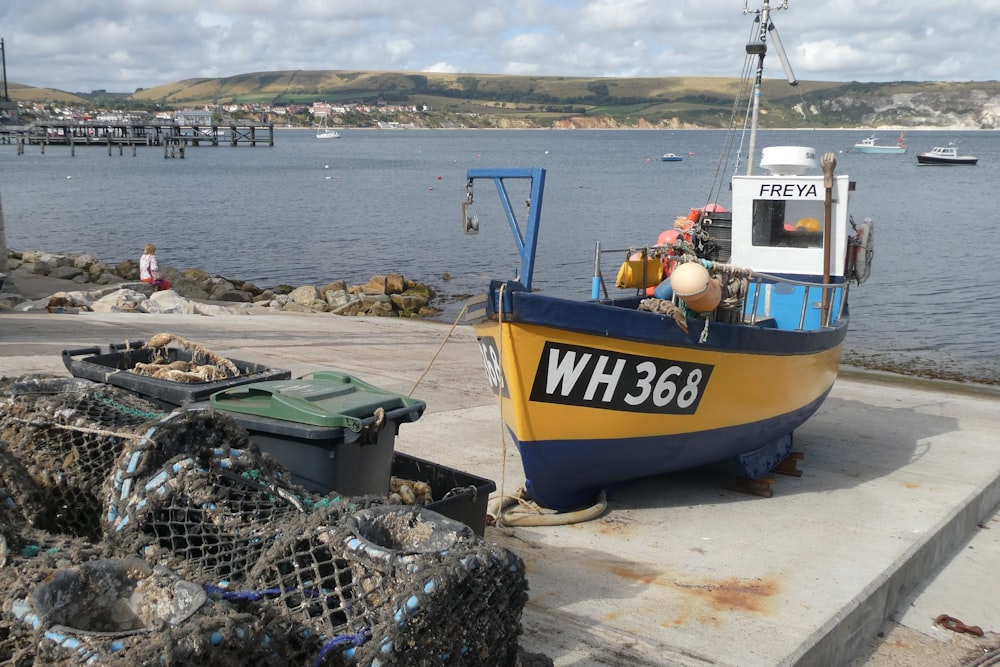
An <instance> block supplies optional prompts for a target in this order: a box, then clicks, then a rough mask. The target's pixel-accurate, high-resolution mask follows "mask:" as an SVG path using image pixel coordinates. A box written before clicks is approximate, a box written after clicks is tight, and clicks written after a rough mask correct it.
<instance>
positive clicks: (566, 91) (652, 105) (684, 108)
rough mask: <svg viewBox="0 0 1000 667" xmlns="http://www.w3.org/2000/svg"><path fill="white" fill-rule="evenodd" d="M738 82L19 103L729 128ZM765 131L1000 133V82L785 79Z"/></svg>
mask: <svg viewBox="0 0 1000 667" xmlns="http://www.w3.org/2000/svg"><path fill="white" fill-rule="evenodd" d="M738 83H739V82H738V81H737V79H735V78H697V77H673V78H595V77H560V76H506V75H504V76H501V75H493V74H448V73H426V72H421V73H417V72H383V71H346V70H293V71H277V72H255V73H251V74H241V75H238V76H231V77H225V78H220V79H187V80H184V81H177V82H175V83H169V84H164V85H161V86H156V87H153V88H145V89H140V90H137V91H136V92H134V93H132V94H128V95H125V94H117V95H116V94H107V93H104V94H80V93H77V94H69V93H61V92H59V91H51V90H48V89H32V88H27V87H19V86H17V84H15V86H14V87H13V88H12V90H11V96H12V97H13V98H14V99H17V100H38V99H44V100H53V101H62V102H69V103H72V101H73V100H83V101H86V102H90V103H100V104H102V105H105V106H111V105H113V104H115V103H116V102H117V103H118V104H122V105H131V106H134V107H138V108H154V107H160V108H168V109H178V108H184V107H194V106H198V107H200V106H206V105H217V104H233V103H239V104H261V105H265V104H266V105H287V104H296V103H298V104H305V105H310V104H312V103H313V102H319V101H325V102H330V103H334V104H336V103H365V104H371V105H384V104H390V105H391V104H397V105H414V106H416V107H417V108H419V109H423V108H425V107H426V109H427V110H428V113H422V114H420V115H419V118H417V119H416V121H417V122H419V123H420V124H424V125H428V126H442V127H444V126H456V125H462V126H473V127H509V126H524V127H552V126H556V127H725V126H728V124H729V122H730V118H731V116H732V115H733V114H734V113H735V114H737V115H738V116H740V115H742V114H743V113H745V109H735V110H734V109H733V102H732V100H733V97H734V94H735V92H736V87H737V85H738ZM763 96H764V100H765V104H764V109H765V112H764V115H763V116H762V118H761V126H762V127H859V126H860V127H872V126H885V125H892V126H902V127H914V126H931V127H933V126H950V127H956V126H958V127H968V128H983V129H993V128H995V127H998V126H1000V113H998V112H997V111H995V110H997V109H1000V84H998V83H997V82H996V81H989V82H959V83H949V82H891V83H858V82H850V83H837V82H819V81H801V82H799V84H798V85H797V86H795V87H792V86H789V85H788V84H787V83H786V82H785V81H784V80H782V79H768V80H765V81H764V84H763Z"/></svg>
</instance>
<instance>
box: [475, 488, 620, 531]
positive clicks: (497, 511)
mask: <svg viewBox="0 0 1000 667" xmlns="http://www.w3.org/2000/svg"><path fill="white" fill-rule="evenodd" d="M607 508H608V496H607V493H605V492H604V491H601V492H600V493H598V494H597V497H596V498H595V499H594V504H593V505H591V506H590V507H583V508H580V509H578V510H573V511H572V512H557V511H555V510H546V509H544V508H542V507H540V506H539V505H538V504H537V503H535V502H534V501H533V500H531V497H530V496H529V495H528V492H527V491H526V490H525V489H524V488H523V487H522V488H519V489H518V490H517V492H516V493H515V495H512V496H499V497H496V498H494V499H493V500H491V501H490V505H489V506H488V507H487V510H486V515H487V516H488V517H492V518H493V523H494V524H495V525H496V526H497V527H501V526H565V525H568V524H571V523H583V522H584V521H591V520H593V519H596V518H597V517H599V516H601V515H602V514H604V511H605V510H606V509H607Z"/></svg>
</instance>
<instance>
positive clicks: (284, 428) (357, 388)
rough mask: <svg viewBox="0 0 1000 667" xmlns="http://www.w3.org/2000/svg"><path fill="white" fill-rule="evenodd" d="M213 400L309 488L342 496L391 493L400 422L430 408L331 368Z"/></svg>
mask: <svg viewBox="0 0 1000 667" xmlns="http://www.w3.org/2000/svg"><path fill="white" fill-rule="evenodd" d="M210 400H211V405H212V407H213V408H214V409H216V410H222V411H224V412H226V413H227V414H229V415H230V416H231V417H232V418H233V419H234V420H236V423H237V424H239V425H240V426H242V427H243V428H245V429H246V430H247V431H248V432H249V434H250V440H251V441H252V442H253V443H255V444H256V445H257V446H258V447H260V449H261V451H263V452H265V453H267V454H270V455H271V456H272V457H273V458H274V459H275V460H276V461H278V463H280V464H281V465H282V466H284V467H285V468H286V469H288V471H289V472H291V473H292V475H293V477H294V478H295V480H296V481H298V482H299V483H300V484H302V485H303V486H304V487H306V488H307V489H309V490H310V491H317V492H320V493H330V492H337V493H340V494H343V495H345V496H355V495H378V496H386V495H388V493H389V477H390V475H391V470H392V457H393V453H394V450H395V441H396V434H397V432H398V430H399V424H400V423H402V422H413V421H416V420H417V419H419V418H420V417H421V415H423V413H424V409H425V408H426V404H425V403H424V402H423V401H420V400H417V399H413V398H407V397H405V396H400V395H398V394H393V393H389V392H386V391H383V390H381V389H378V388H376V387H373V386H372V385H370V384H367V383H365V382H362V381H361V380H358V379H357V378H354V377H352V376H350V375H346V374H344V373H336V372H333V371H323V372H317V373H312V374H311V377H308V378H301V379H298V380H284V381H274V382H255V383H251V384H246V385H241V386H238V387H233V388H231V389H226V390H223V391H219V392H216V393H215V394H212V396H211V399H210ZM378 408H382V411H383V415H382V416H381V417H379V416H378V415H377V414H376V413H377V411H378ZM380 419H381V423H379V420H380Z"/></svg>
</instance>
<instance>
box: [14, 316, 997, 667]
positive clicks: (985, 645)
mask: <svg viewBox="0 0 1000 667" xmlns="http://www.w3.org/2000/svg"><path fill="white" fill-rule="evenodd" d="M450 331H451V327H450V326H447V325H442V324H441V323H434V322H418V321H401V320H394V319H368V318H344V317H336V316H330V315H252V314H240V315H233V314H226V315H219V316H216V317H205V316H197V315H149V314H130V313H112V314H96V313H81V314H48V313H9V312H8V313H4V314H2V315H0V375H3V376H14V375H22V374H34V373H58V374H61V375H68V373H67V371H66V369H65V367H64V366H63V364H62V361H61V359H60V353H61V351H62V350H64V349H73V348H79V347H87V346H93V345H101V346H102V347H105V346H106V345H107V344H109V343H117V342H123V341H125V340H135V339H142V338H148V337H149V336H151V335H153V334H156V333H161V332H169V333H174V334H178V335H181V336H184V337H186V338H188V339H189V340H192V341H195V342H198V343H201V344H203V345H205V346H206V347H208V348H209V349H211V350H213V351H215V352H217V353H220V354H223V355H225V356H229V357H232V358H236V359H243V360H249V361H257V362H261V363H264V364H266V365H268V366H270V367H275V368H287V369H290V370H291V371H292V373H293V376H298V375H301V374H305V373H308V372H311V371H316V370H323V369H336V370H340V371H344V372H347V373H350V374H352V375H355V376H356V377H358V378H360V379H363V380H365V381H367V382H370V383H372V384H374V385H376V386H378V387H381V388H383V389H385V390H388V391H392V392H396V393H402V394H407V393H410V391H411V389H413V388H414V385H415V384H417V383H418V380H419V384H417V386H416V388H415V391H413V395H414V396H416V397H418V398H421V399H423V400H425V401H426V402H427V406H428V408H427V412H426V413H425V414H424V416H423V417H422V418H421V419H420V420H419V421H417V422H415V423H413V424H405V425H402V427H401V429H400V433H399V435H398V437H397V439H396V448H397V450H399V451H403V452H406V453H409V454H413V455H417V456H420V457H422V458H426V459H429V460H431V461H434V462H437V463H440V464H443V465H446V466H449V467H452V468H456V469H458V470H461V471H464V472H468V473H471V474H474V475H478V476H481V477H487V478H489V479H492V480H495V481H496V483H497V486H498V487H499V488H502V489H504V490H506V491H507V492H513V491H514V490H515V489H516V488H517V487H518V486H519V485H520V484H522V483H523V473H522V471H521V467H520V463H519V459H518V458H517V454H516V452H515V451H514V450H513V447H512V446H510V447H506V452H505V446H504V442H503V437H502V430H501V427H500V422H499V418H498V410H497V408H496V407H495V405H494V403H493V399H492V397H491V395H490V394H489V391H488V387H487V383H486V381H485V378H484V375H483V372H482V368H481V359H480V355H479V351H478V347H477V345H476V344H475V338H474V336H473V334H472V332H471V330H470V329H468V328H467V327H458V328H456V329H455V330H454V332H453V333H452V335H451V337H450V339H449V341H448V343H447V344H445V345H444V346H443V347H441V344H442V342H443V341H444V340H445V338H446V337H447V335H448V334H449V332H450ZM436 354H437V356H436V357H435V355H436ZM432 359H433V360H434V363H433V364H430V362H431V361H432ZM429 364H430V366H429ZM428 366H429V370H428ZM425 371H426V374H425ZM998 426H1000V396H998V394H997V393H991V392H986V391H983V392H978V393H977V392H970V391H966V390H961V387H958V386H955V385H930V384H928V385H920V384H914V383H900V382H896V383H892V382H888V381H886V380H885V379H884V378H883V379H878V378H875V379H873V378H871V377H870V376H869V377H862V376H843V377H842V378H841V379H840V380H838V382H837V384H836V386H835V387H834V390H833V393H832V395H831V396H830V398H829V399H828V400H827V402H826V403H825V405H824V406H823V408H822V409H821V410H820V412H819V413H818V414H817V415H816V416H815V417H814V418H813V419H812V420H810V421H809V422H808V423H807V424H806V425H805V426H804V427H803V428H802V429H800V430H799V431H798V432H797V433H796V440H795V449H796V450H797V451H800V452H802V453H803V455H804V458H803V460H802V461H800V462H799V468H800V469H801V470H802V471H803V474H802V476H801V477H779V478H778V480H777V482H776V484H775V486H774V495H773V497H771V498H760V497H755V496H749V495H745V494H742V493H739V492H735V491H730V490H727V489H726V488H725V485H724V484H723V478H722V477H721V476H720V474H719V473H718V471H711V470H699V471H694V472H687V473H684V474H672V475H665V476H660V477H656V478H651V479H647V480H643V481H640V482H637V483H635V484H632V485H629V486H627V487H625V488H622V489H619V490H616V491H613V492H611V493H609V495H608V500H609V502H608V505H609V507H608V511H607V512H606V513H605V514H604V515H603V516H601V517H600V518H599V519H596V520H593V521H589V522H585V523H580V524H575V525H570V526H560V527H530V528H495V527H489V528H488V529H487V534H486V538H487V539H489V540H494V541H497V542H499V543H501V544H503V545H505V546H507V547H508V548H510V549H512V550H514V551H516V552H517V553H518V554H519V555H520V556H521V557H522V558H523V559H524V560H525V563H526V565H527V572H528V581H529V585H530V600H529V602H528V605H527V606H526V608H525V611H524V616H523V626H524V634H523V637H522V646H523V648H524V649H525V650H527V651H529V652H533V653H542V654H544V655H546V656H548V657H550V658H551V659H552V660H553V661H554V662H555V664H556V665H560V666H567V667H568V666H572V667H589V666H591V665H622V666H625V665H628V666H635V665H685V666H686V665H739V666H743V667H747V666H756V665H848V664H856V665H869V666H870V667H885V666H887V665H890V664H892V665H906V664H944V665H949V664H951V665H958V664H962V661H961V660H959V659H958V657H956V656H961V655H962V654H963V652H964V651H966V650H971V651H979V652H980V653H982V652H983V651H986V650H988V649H989V648H992V647H996V646H998V645H1000V641H998V635H996V634H994V633H997V632H1000V583H998V580H997V578H995V577H994V576H993V573H994V572H995V571H996V570H997V569H998V568H1000V522H998V521H997V519H996V518H995V517H994V513H995V511H996V507H997V504H998V502H1000V456H998V454H997V448H998V440H1000V438H998V436H997V431H998ZM980 525H982V527H983V528H993V530H982V529H980ZM970 539H971V542H970V541H969V540H970ZM956 554H957V555H956ZM942 566H944V569H942ZM928 582H930V583H929V584H928ZM939 614H949V615H950V616H953V617H955V618H958V619H960V620H962V621H963V622H965V623H966V624H969V625H979V626H980V627H982V629H983V630H984V631H986V636H985V637H982V638H979V637H974V636H971V635H959V634H956V633H954V632H951V631H949V630H945V629H942V628H941V627H938V626H935V625H934V623H933V621H934V618H935V617H936V616H938V615H939ZM890 618H892V619H894V620H895V621H897V622H898V623H896V624H892V627H895V628H901V630H902V631H905V632H907V633H908V634H906V635H905V636H903V635H897V634H895V633H896V631H895V630H894V631H893V633H892V634H890V635H889V639H888V640H886V641H883V642H881V644H880V643H879V641H878V640H877V639H876V636H877V634H878V633H879V632H880V631H884V630H886V628H887V627H889V626H887V625H886V624H885V621H886V619H890ZM900 637H902V638H900ZM925 644H929V645H930V648H927V647H926V646H924V645H925ZM873 647H875V648H873ZM928 652H929V653H928ZM935 654H936V655H937V657H936V658H927V656H928V655H935ZM928 660H931V661H928Z"/></svg>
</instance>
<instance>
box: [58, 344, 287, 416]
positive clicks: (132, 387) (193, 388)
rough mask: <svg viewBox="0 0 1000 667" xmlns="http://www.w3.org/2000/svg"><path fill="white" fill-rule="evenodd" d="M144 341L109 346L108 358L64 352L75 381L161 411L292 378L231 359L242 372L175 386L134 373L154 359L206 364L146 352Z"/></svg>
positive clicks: (172, 353) (96, 352) (94, 352)
mask: <svg viewBox="0 0 1000 667" xmlns="http://www.w3.org/2000/svg"><path fill="white" fill-rule="evenodd" d="M143 344H144V343H143V341H141V340H139V341H132V342H128V343H118V344H112V345H109V346H108V352H107V353H106V354H102V353H101V348H100V347H97V346H95V347H89V348H83V349H77V350H63V353H62V359H63V364H65V366H66V369H67V370H68V371H69V372H70V373H72V374H73V376H74V377H78V378H84V379H87V380H93V381H94V382H101V383H104V384H110V385H113V386H115V387H121V388H122V389H128V390H129V391H132V392H135V393H136V394H139V395H140V396H143V397H145V398H149V399H152V400H154V401H156V402H157V403H158V404H159V405H160V406H161V407H167V408H169V409H173V408H174V407H177V406H180V405H187V404H189V403H194V402H196V401H207V400H208V398H209V397H210V396H211V395H212V394H213V393H215V392H217V391H221V390H223V389H228V388H231V387H235V386H238V385H242V384H248V383H251V382H261V381H265V380H282V379H288V378H290V377H291V376H292V373H291V371H287V370H283V369H280V368H268V367H266V366H263V365H261V364H256V363H252V362H249V361H240V360H239V359H229V361H231V362H232V363H233V365H234V366H235V367H236V369H237V370H238V371H239V374H238V375H233V376H232V377H227V378H225V379H222V380H213V381H210V382H176V381H173V380H164V379H160V378H154V377H149V376H146V375H139V374H138V373H134V372H132V369H134V368H135V367H136V364H148V363H151V362H152V361H153V359H154V355H158V356H159V357H161V358H162V357H163V356H164V355H165V356H166V357H167V358H166V362H167V363H170V362H175V361H185V362H187V361H193V362H195V363H207V360H205V359H204V358H200V357H202V355H200V354H198V353H197V352H193V351H190V350H185V349H179V348H170V347H168V348H155V349H145V348H143V347H142V346H143Z"/></svg>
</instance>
